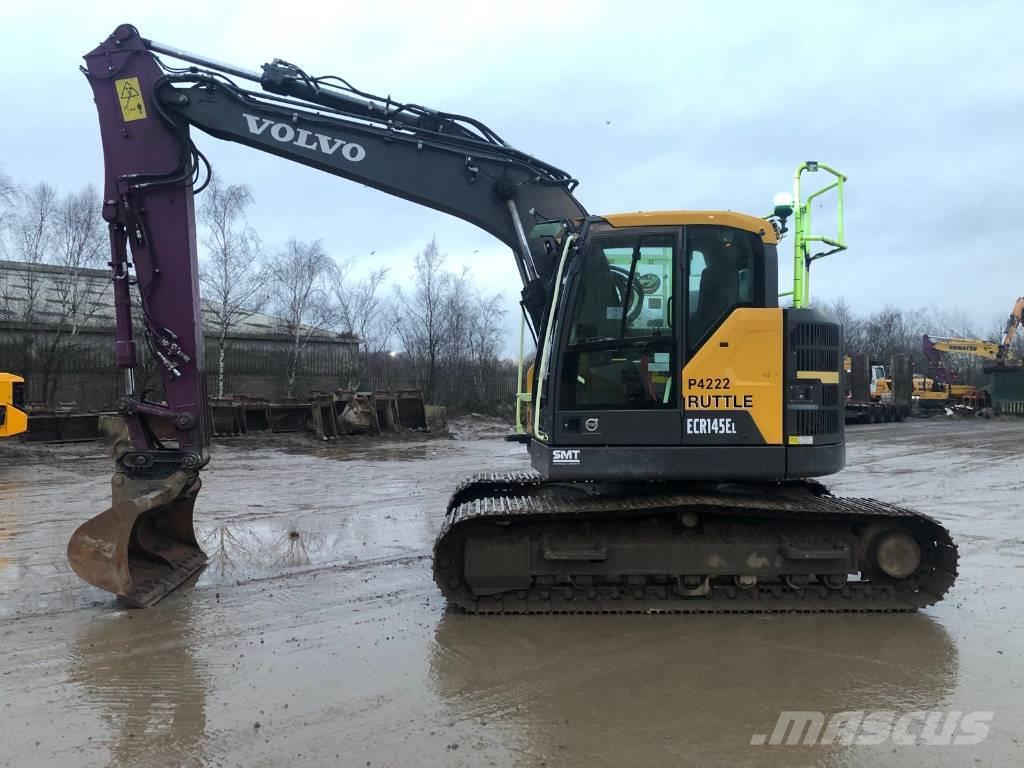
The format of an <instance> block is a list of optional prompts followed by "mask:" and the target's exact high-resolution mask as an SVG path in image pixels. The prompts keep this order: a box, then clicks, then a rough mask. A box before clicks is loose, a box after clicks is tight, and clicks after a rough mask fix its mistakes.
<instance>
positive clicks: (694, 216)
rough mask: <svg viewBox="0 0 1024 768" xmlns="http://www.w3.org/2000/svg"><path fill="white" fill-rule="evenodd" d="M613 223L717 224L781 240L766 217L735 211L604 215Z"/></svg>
mask: <svg viewBox="0 0 1024 768" xmlns="http://www.w3.org/2000/svg"><path fill="white" fill-rule="evenodd" d="M601 218H603V219H604V220H605V221H607V222H608V223H609V224H611V225H612V226H613V227H616V228H617V227H668V226H678V225H681V224H717V225H719V226H723V227H735V228H736V229H742V230H745V231H747V232H753V233H754V234H755V235H760V236H761V240H763V241H764V242H766V243H777V242H778V241H779V240H778V238H777V237H776V236H775V229H774V228H773V227H772V225H771V224H769V223H768V222H767V221H765V220H764V219H759V218H758V217H757V216H750V215H748V214H746V213H736V212H735V211H636V212H634V213H609V214H607V215H604V216H602V217H601Z"/></svg>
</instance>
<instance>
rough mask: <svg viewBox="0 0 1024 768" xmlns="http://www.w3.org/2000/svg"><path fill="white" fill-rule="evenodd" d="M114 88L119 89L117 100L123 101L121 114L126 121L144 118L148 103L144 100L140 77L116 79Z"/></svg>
mask: <svg viewBox="0 0 1024 768" xmlns="http://www.w3.org/2000/svg"><path fill="white" fill-rule="evenodd" d="M114 88H115V89H117V100H118V101H119V102H121V116H122V117H123V118H124V121H125V122H126V123H130V122H131V121H132V120H144V119H145V118H146V105H145V103H144V102H143V101H142V89H141V88H139V78H137V77H126V78H125V79H123V80H115V81H114Z"/></svg>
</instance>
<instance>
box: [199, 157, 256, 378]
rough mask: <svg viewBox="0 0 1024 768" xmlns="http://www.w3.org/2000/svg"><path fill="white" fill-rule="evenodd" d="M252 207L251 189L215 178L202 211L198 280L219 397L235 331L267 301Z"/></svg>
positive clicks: (205, 198)
mask: <svg viewBox="0 0 1024 768" xmlns="http://www.w3.org/2000/svg"><path fill="white" fill-rule="evenodd" d="M252 203H253V196H252V192H251V190H250V189H249V187H248V186H247V185H245V184H228V185H227V186H224V185H222V184H221V183H220V182H219V181H218V179H217V177H216V176H214V177H213V180H212V181H211V182H210V186H209V187H207V189H206V193H205V194H204V195H203V197H202V206H201V207H200V209H199V219H200V221H201V223H202V224H203V227H204V228H205V233H204V236H203V240H202V242H203V246H204V247H205V249H206V252H205V254H204V258H203V260H202V262H201V264H200V269H199V282H200V284H201V285H202V287H203V291H204V293H205V296H204V298H205V302H204V303H205V307H204V309H205V310H206V312H205V313H204V316H205V318H206V319H205V325H206V326H207V328H208V329H209V330H210V331H211V332H212V333H213V334H214V335H215V338H216V340H217V397H224V373H225V370H224V360H225V354H226V352H227V349H228V347H229V341H228V339H229V336H230V334H231V331H232V330H233V329H234V328H235V327H236V326H237V325H238V324H239V323H240V322H241V320H242V319H243V318H244V317H245V316H246V315H247V314H249V313H250V312H258V311H260V309H262V308H263V305H264V304H265V303H266V301H267V294H266V286H267V272H266V270H265V269H264V268H263V266H262V258H261V254H260V241H259V237H258V236H257V235H256V231H255V230H254V229H253V228H252V227H250V226H249V224H248V222H247V221H246V211H247V210H248V208H249V206H251V205H252Z"/></svg>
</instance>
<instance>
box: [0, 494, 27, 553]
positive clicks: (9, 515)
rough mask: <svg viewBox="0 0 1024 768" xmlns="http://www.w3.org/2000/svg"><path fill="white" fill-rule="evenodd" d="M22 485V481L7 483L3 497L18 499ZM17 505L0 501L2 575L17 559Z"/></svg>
mask: <svg viewBox="0 0 1024 768" xmlns="http://www.w3.org/2000/svg"><path fill="white" fill-rule="evenodd" d="M22 485H24V483H22V482H21V481H20V480H11V481H5V482H4V483H3V485H2V488H0V490H2V491H3V494H2V495H3V497H5V498H10V499H17V498H18V497H19V495H20V493H19V492H20V490H21V487H22ZM14 507H15V505H14V504H13V503H9V502H7V501H4V500H0V573H2V572H3V571H5V570H6V569H7V568H8V566H10V565H11V564H12V563H13V562H14V559H15V552H14V536H15V534H16V533H17V526H18V515H17V512H16V511H15V508H14Z"/></svg>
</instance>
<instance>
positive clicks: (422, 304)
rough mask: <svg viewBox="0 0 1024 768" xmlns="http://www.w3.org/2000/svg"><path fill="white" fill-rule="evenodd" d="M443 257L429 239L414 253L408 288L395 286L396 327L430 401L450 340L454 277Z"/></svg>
mask: <svg viewBox="0 0 1024 768" xmlns="http://www.w3.org/2000/svg"><path fill="white" fill-rule="evenodd" d="M445 258H446V257H445V256H444V255H443V254H442V253H441V251H440V250H438V247H437V239H436V238H433V239H431V241H430V242H429V243H427V245H426V246H425V247H424V248H423V250H422V251H420V252H419V253H418V254H416V261H415V263H414V264H415V265H414V272H413V280H412V287H411V288H410V290H409V291H408V292H407V291H404V290H403V289H402V288H401V286H398V285H396V286H395V298H396V299H397V302H398V305H399V308H400V311H401V317H400V322H399V323H398V325H397V327H396V331H397V333H398V336H399V338H400V339H401V340H402V345H403V346H404V347H405V351H406V353H407V354H408V355H409V357H410V358H411V359H412V361H413V363H414V364H415V365H416V368H417V370H418V378H419V379H420V380H421V381H422V382H423V395H424V397H426V399H427V401H428V402H429V401H431V400H432V398H433V396H434V393H435V388H436V385H437V380H438V374H439V372H440V369H441V364H442V361H443V360H444V350H445V346H446V345H449V346H450V345H451V342H452V341H453V340H454V335H453V333H452V331H453V328H452V325H453V323H452V317H451V311H452V308H453V305H454V302H453V301H452V295H453V292H455V291H456V290H457V288H456V286H455V284H456V283H457V278H456V277H455V275H453V274H452V273H451V272H449V271H448V270H446V269H445V268H444V262H445Z"/></svg>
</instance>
